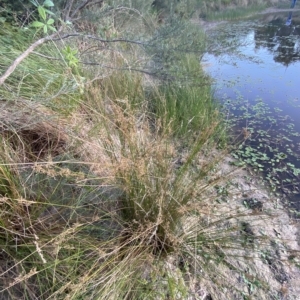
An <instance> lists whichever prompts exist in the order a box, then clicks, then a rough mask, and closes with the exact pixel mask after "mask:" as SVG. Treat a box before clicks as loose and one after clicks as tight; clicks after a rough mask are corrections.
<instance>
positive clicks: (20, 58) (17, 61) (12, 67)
mask: <svg viewBox="0 0 300 300" xmlns="http://www.w3.org/2000/svg"><path fill="white" fill-rule="evenodd" d="M57 34H58V32H56V33H53V34H51V35H49V36H47V37H44V38H41V39H39V40H37V41H36V42H34V43H33V44H31V45H30V47H29V48H27V50H26V51H24V52H23V53H22V54H21V55H19V56H18V57H17V58H16V59H15V61H14V62H13V63H12V64H11V65H10V67H9V68H8V69H7V70H6V72H5V73H4V74H3V75H2V76H1V77H0V86H1V85H2V84H3V83H4V81H5V80H6V79H7V78H8V77H9V76H10V75H11V74H12V73H13V72H14V70H15V69H16V67H17V66H18V65H19V64H20V63H21V62H22V61H23V60H24V59H25V58H26V57H27V56H28V55H29V54H30V53H31V52H32V51H33V50H34V49H35V48H37V47H38V46H40V45H42V44H44V43H45V42H48V41H50V40H52V39H53V38H54V37H56V35H57Z"/></svg>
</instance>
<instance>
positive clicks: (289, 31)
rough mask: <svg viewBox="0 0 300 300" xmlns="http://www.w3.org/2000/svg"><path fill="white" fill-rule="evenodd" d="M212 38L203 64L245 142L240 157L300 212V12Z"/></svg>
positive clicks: (224, 29) (267, 17)
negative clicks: (213, 80)
mask: <svg viewBox="0 0 300 300" xmlns="http://www.w3.org/2000/svg"><path fill="white" fill-rule="evenodd" d="M207 34H208V36H209V43H208V47H207V53H206V54H205V55H204V57H203V59H202V63H203V65H204V66H205V68H206V70H207V72H208V73H209V74H210V75H211V76H212V78H214V79H215V85H214V87H215V95H216V97H217V98H218V99H220V100H221V101H222V103H223V106H224V113H225V115H226V117H228V120H229V121H230V122H229V123H230V126H231V128H233V131H234V134H235V138H236V139H235V141H237V140H238V141H239V142H240V143H241V145H240V147H239V148H238V149H237V150H236V152H235V153H234V155H235V157H236V158H237V159H238V160H239V161H240V163H239V164H241V165H242V164H245V163H246V164H247V165H250V166H251V167H252V170H254V171H255V172H256V173H257V175H258V176H261V177H262V178H263V179H264V180H265V181H268V183H269V185H270V186H271V189H272V190H273V192H274V193H275V194H277V195H282V194H284V195H285V196H286V197H287V198H288V199H289V203H290V204H291V205H292V206H293V207H294V208H296V209H297V210H298V211H300V12H299V11H293V12H292V13H291V12H288V11H285V12H280V13H272V14H263V15H259V16H257V17H255V18H253V19H251V20H244V21H239V22H234V23H232V22H230V23H225V24H222V25H221V26H219V27H217V28H215V29H213V30H210V31H207Z"/></svg>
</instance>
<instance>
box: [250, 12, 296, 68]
mask: <svg viewBox="0 0 300 300" xmlns="http://www.w3.org/2000/svg"><path fill="white" fill-rule="evenodd" d="M292 14H293V12H289V15H288V20H287V21H286V22H285V21H284V20H285V18H286V16H285V15H283V14H281V15H274V16H273V19H272V20H271V21H269V23H268V24H267V26H262V27H258V28H256V29H254V34H255V37H254V39H255V48H256V49H259V48H261V47H265V48H267V49H268V51H270V52H271V53H272V54H273V59H274V61H275V62H278V63H282V64H283V65H284V66H289V65H290V64H291V63H293V62H295V61H298V60H300V15H299V13H297V14H296V16H294V19H293V24H292V25H288V26H287V25H286V24H287V22H288V23H290V24H291V23H292Z"/></svg>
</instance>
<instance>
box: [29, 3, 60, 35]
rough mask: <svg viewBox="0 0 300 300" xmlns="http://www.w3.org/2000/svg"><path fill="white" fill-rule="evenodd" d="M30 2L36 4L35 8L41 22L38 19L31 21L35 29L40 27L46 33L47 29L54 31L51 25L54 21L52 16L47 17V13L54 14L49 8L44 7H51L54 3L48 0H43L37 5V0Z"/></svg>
mask: <svg viewBox="0 0 300 300" xmlns="http://www.w3.org/2000/svg"><path fill="white" fill-rule="evenodd" d="M32 3H33V4H34V5H35V6H37V10H38V13H39V17H40V19H41V21H42V22H39V21H34V22H32V24H31V26H32V27H35V28H37V29H42V28H43V31H44V34H47V33H48V31H49V30H51V31H54V32H55V31H56V29H55V28H54V27H53V26H52V25H53V23H54V22H55V21H54V19H52V18H47V14H50V15H54V14H53V13H52V12H51V11H50V10H48V9H46V7H49V8H50V7H53V6H54V4H53V2H52V1H50V0H45V1H44V3H43V5H38V3H37V2H35V1H32Z"/></svg>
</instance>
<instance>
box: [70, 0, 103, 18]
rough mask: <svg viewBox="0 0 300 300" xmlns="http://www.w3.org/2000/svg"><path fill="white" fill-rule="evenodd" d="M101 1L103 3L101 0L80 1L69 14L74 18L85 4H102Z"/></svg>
mask: <svg viewBox="0 0 300 300" xmlns="http://www.w3.org/2000/svg"><path fill="white" fill-rule="evenodd" d="M102 3H103V0H100V1H95V2H91V0H86V1H85V2H84V3H82V4H81V5H79V6H78V7H77V8H76V9H75V11H74V12H73V13H72V14H71V17H72V18H74V17H75V16H76V15H77V13H78V12H79V11H80V10H82V9H83V8H85V7H87V6H91V5H95V4H102Z"/></svg>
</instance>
